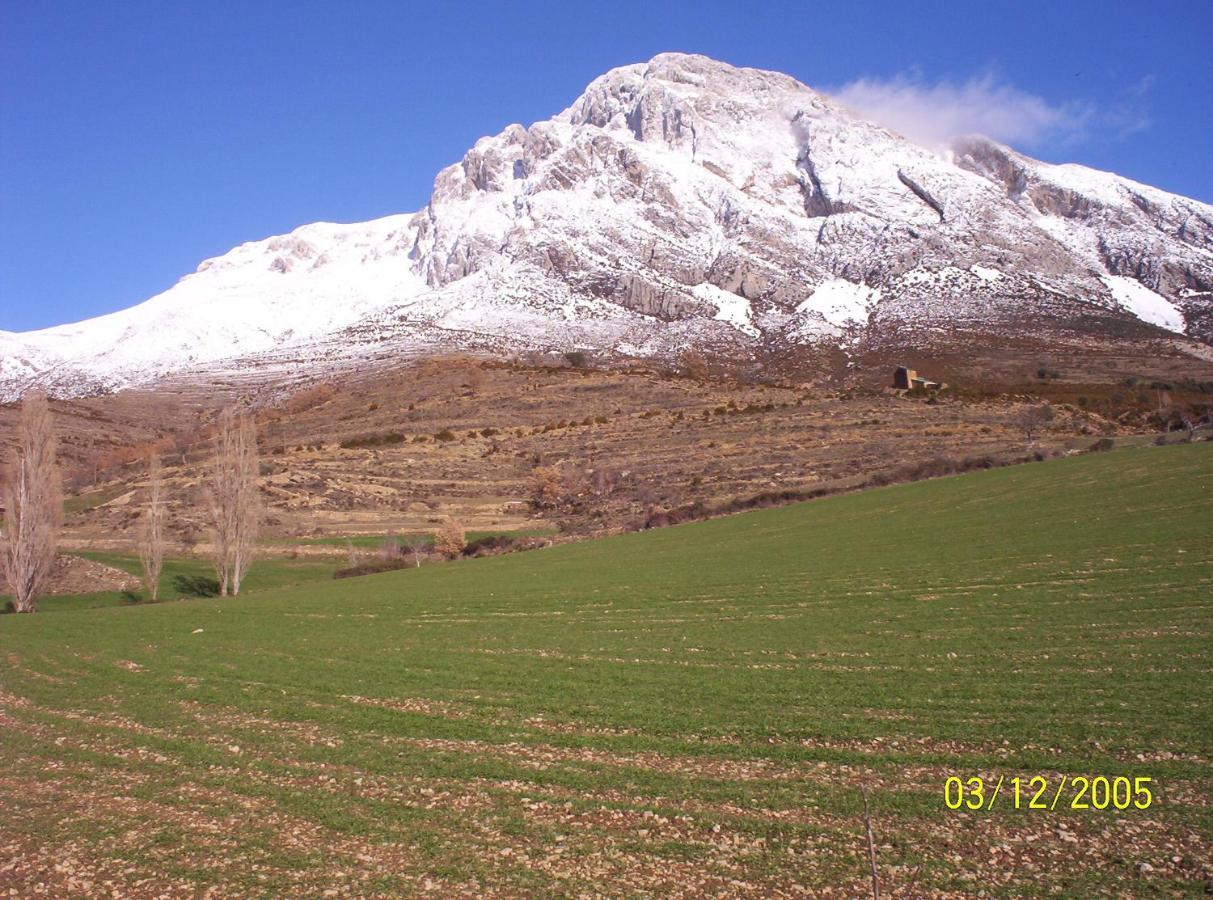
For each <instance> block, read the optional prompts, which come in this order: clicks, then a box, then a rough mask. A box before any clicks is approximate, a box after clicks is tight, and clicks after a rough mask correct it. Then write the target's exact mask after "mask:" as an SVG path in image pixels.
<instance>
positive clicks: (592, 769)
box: [0, 444, 1213, 897]
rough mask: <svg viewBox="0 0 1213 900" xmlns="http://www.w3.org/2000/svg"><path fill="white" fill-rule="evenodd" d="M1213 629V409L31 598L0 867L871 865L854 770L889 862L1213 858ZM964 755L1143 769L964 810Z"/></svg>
mask: <svg viewBox="0 0 1213 900" xmlns="http://www.w3.org/2000/svg"><path fill="white" fill-rule="evenodd" d="M1211 632H1213V444H1203V445H1199V444H1198V445H1185V446H1177V447H1164V448H1144V449H1140V450H1126V451H1118V452H1114V453H1107V454H1099V455H1090V456H1084V457H1079V458H1072V459H1065V460H1058V461H1054V462H1048V463H1041V464H1036V465H1030V466H1021V467H1017V468H1011V469H1000V470H994V471H988V472H980V473H975V474H971V475H966V476H962V477H957V478H950V479H944V480H939V481H932V482H921V483H917V484H910V485H901V486H896V487H891V488H886V489H881V490H873V491H868V492H865V493H861V494H855V495H849V496H839V497H833V498H829V499H825V500H820V501H816V502H813V503H808V504H801V505H797V506H790V507H784V508H779V509H771V510H764V511H760V512H755V513H750V514H746V515H740V516H735V517H730V518H726V519H718V520H714V521H710V522H705V523H700V524H695V525H687V526H681V527H676V528H669V529H664V530H660V531H656V532H649V533H643V534H629V535H624V536H620V537H616V538H610V539H605V540H599V541H592V542H586V543H581V544H571V545H563V546H558V547H554V548H551V549H548V550H542V551H535V552H532V553H525V554H516V555H512V556H503V557H495V558H488V559H481V560H468V561H461V562H457V563H452V564H450V565H441V566H429V567H424V568H422V569H418V570H404V571H400V572H393V573H389V574H385V575H380V576H371V577H367V578H360V579H351V580H349V581H343V582H324V583H314V584H310V585H303V586H299V587H294V588H290V589H281V590H269V591H266V592H263V593H259V594H257V595H256V596H250V597H247V598H240V599H235V600H223V601H220V600H217V599H207V600H185V601H181V602H174V603H164V604H160V605H155V606H128V607H113V608H105V609H90V610H80V611H74V612H71V613H62V614H55V615H33V616H4V617H0V885H11V886H13V887H14V888H16V889H17V890H18V892H19V893H21V894H27V893H32V892H33V891H34V890H36V889H37V885H40V884H41V885H44V886H45V889H46V890H47V891H49V892H50V893H53V894H63V893H74V894H79V895H90V894H96V895H104V896H109V895H110V892H111V890H114V889H117V892H118V893H119V894H120V895H123V896H132V895H134V896H145V895H157V894H161V893H163V894H168V895H190V896H192V895H194V894H195V893H198V894H200V893H203V892H205V891H206V890H207V889H208V888H213V889H214V892H215V893H214V895H215V896H233V895H245V894H247V895H266V896H269V895H282V894H286V893H291V894H296V895H298V894H311V895H319V894H323V893H326V892H329V891H332V892H335V893H337V894H350V895H360V896H365V895H373V894H376V893H382V894H384V895H392V894H400V893H422V892H425V891H433V892H434V895H435V896H450V895H465V894H466V895H471V894H485V893H487V894H494V895H500V894H506V895H518V894H526V893H531V894H542V895H577V894H579V893H586V892H589V893H595V892H601V893H609V894H612V895H644V894H673V895H681V896H702V895H705V894H715V895H719V894H725V895H747V896H796V895H806V894H807V895H813V896H822V895H833V896H845V897H854V896H858V895H863V894H864V893H865V892H867V891H868V889H869V888H868V884H869V880H870V876H869V875H868V872H867V846H866V843H865V840H864V838H863V833H864V826H863V818H862V809H863V801H862V795H861V789H862V790H866V791H867V793H868V795H869V798H870V801H871V806H872V817H873V827H874V830H875V833H876V843H877V845H878V846H877V853H878V865H879V874H880V879H881V884H882V888H883V889H884V891H885V894H884V895H886V896H887V894H888V893H889V892H890V891H900V892H901V894H900V895H901V896H909V895H936V896H942V895H955V896H971V895H974V894H976V893H978V892H979V891H984V892H985V893H986V894H987V895H988V896H1018V895H1041V894H1060V895H1066V896H1074V897H1085V896H1093V895H1102V894H1113V895H1121V894H1126V893H1131V894H1132V895H1134V896H1151V895H1158V896H1172V895H1174V894H1176V893H1179V894H1190V895H1200V894H1201V893H1203V892H1204V891H1205V890H1206V889H1207V887H1208V885H1209V884H1210V881H1211V879H1213V864H1211V862H1210V861H1211V860H1213V815H1211V812H1210V801H1211V799H1213V778H1211V777H1210V764H1209V761H1210V758H1211V754H1213V643H1211V641H1210V638H1211V637H1213V634H1211ZM953 774H955V775H960V776H964V777H967V776H970V775H974V774H982V775H984V776H986V777H987V778H989V779H992V780H995V781H996V780H997V778H998V777H999V775H1005V776H1006V777H1007V778H1010V777H1011V776H1013V775H1023V776H1032V775H1037V774H1041V775H1045V776H1047V777H1048V778H1049V779H1050V781H1051V782H1052V783H1056V780H1057V779H1059V778H1060V776H1061V775H1062V774H1066V775H1068V776H1073V775H1088V776H1094V775H1104V776H1108V777H1112V776H1116V775H1126V776H1129V777H1134V776H1149V777H1151V778H1153V779H1154V782H1153V785H1154V803H1153V805H1152V806H1151V808H1150V809H1148V810H1144V811H1143V810H1137V809H1133V808H1130V809H1128V810H1124V811H1115V810H1106V811H1097V810H1090V811H1075V810H1071V809H1068V808H1066V807H1065V804H1064V803H1063V804H1061V805H1059V806H1058V808H1057V809H1056V810H1053V811H1049V810H1031V811H1029V810H1025V809H1021V810H1015V809H1013V808H1012V806H1011V804H1010V803H1009V802H1004V803H999V804H996V805H995V807H994V808H993V809H992V810H990V811H985V810H982V811H976V812H974V811H968V810H965V811H951V810H948V809H947V808H946V807H945V805H944V799H943V785H944V781H945V779H946V778H947V777H948V776H949V775H953ZM1008 790H1009V788H1008ZM1006 796H1007V795H1004V799H1005V798H1006Z"/></svg>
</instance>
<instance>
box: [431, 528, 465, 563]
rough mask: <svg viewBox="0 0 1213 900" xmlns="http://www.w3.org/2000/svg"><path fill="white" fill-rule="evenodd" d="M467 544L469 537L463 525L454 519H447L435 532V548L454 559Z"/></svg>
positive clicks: (448, 557)
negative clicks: (465, 534) (466, 535)
mask: <svg viewBox="0 0 1213 900" xmlns="http://www.w3.org/2000/svg"><path fill="white" fill-rule="evenodd" d="M466 546H467V538H466V537H465V536H464V533H463V526H462V525H460V524H459V523H458V522H456V521H455V520H454V519H447V520H446V521H445V522H443V523H442V527H441V528H439V529H438V530H437V531H436V532H435V533H434V550H436V551H437V552H438V553H440V554H441V555H442V556H445V557H446V558H447V559H454V558H455V557H457V556H458V555H459V554H460V553H462V552H463V548H464V547H466Z"/></svg>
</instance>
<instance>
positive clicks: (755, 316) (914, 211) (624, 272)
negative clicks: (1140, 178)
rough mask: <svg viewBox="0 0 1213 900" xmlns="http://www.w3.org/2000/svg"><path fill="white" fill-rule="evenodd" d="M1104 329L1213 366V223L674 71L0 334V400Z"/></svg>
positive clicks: (716, 77) (717, 69) (1121, 188)
mask: <svg viewBox="0 0 1213 900" xmlns="http://www.w3.org/2000/svg"><path fill="white" fill-rule="evenodd" d="M1112 334H1114V335H1116V339H1117V340H1132V341H1138V342H1141V343H1143V344H1148V342H1150V341H1159V340H1166V341H1167V343H1168V346H1169V347H1171V348H1172V349H1173V350H1174V349H1175V348H1178V349H1179V351H1180V352H1191V353H1192V354H1193V355H1196V356H1200V357H1203V358H1206V359H1208V358H1209V356H1208V347H1207V342H1209V341H1210V340H1213V207H1210V206H1208V205H1206V204H1203V203H1199V202H1197V201H1194V200H1189V199H1186V198H1183V197H1179V196H1176V195H1173V194H1168V193H1166V192H1164V191H1160V190H1157V189H1154V188H1151V187H1148V186H1146V185H1142V184H1137V183H1135V182H1132V181H1129V180H1128V179H1124V178H1120V177H1118V176H1115V175H1112V174H1108V173H1104V172H1097V171H1094V170H1091V169H1087V168H1084V167H1082V166H1076V165H1050V164H1047V163H1042V162H1038V161H1036V160H1033V159H1030V158H1028V157H1026V156H1023V155H1021V154H1019V153H1016V152H1015V151H1013V150H1011V149H1009V148H1007V147H1004V146H1001V145H999V144H997V143H994V142H993V141H990V140H987V139H985V138H981V137H966V138H962V139H958V140H957V141H956V142H955V144H954V146H953V147H952V148H951V149H950V150H948V151H946V152H940V151H938V150H935V149H927V148H924V147H921V146H919V145H917V144H915V143H913V142H911V141H908V140H906V139H904V138H902V137H900V136H899V135H897V134H894V133H892V132H890V131H888V130H887V129H885V128H882V127H881V126H879V125H877V124H875V123H873V122H869V121H866V120H864V119H863V118H862V117H860V116H859V115H857V114H855V113H853V112H851V111H849V110H847V109H846V108H844V107H842V106H840V105H839V104H837V103H836V102H834V101H832V100H831V99H830V98H829V97H827V96H825V95H823V94H820V93H818V92H816V91H814V90H812V89H810V88H808V87H806V86H805V85H803V84H800V83H799V82H797V81H795V80H794V79H792V78H790V77H788V76H786V75H781V74H778V73H774V72H765V71H759V70H754V69H742V68H735V67H733V66H729V65H726V64H724V63H721V62H717V61H714V60H711V59H708V58H705V57H702V56H689V55H684V54H672V53H668V54H662V55H660V56H657V57H655V58H654V59H652V60H651V61H649V62H648V63H642V64H638V65H631V66H624V67H622V68H619V69H614V70H612V71H610V72H608V73H607V74H605V75H603V76H602V77H600V78H598V79H597V80H595V81H594V82H593V83H591V84H590V85H589V87H588V88H586V90H585V92H584V93H583V94H582V95H581V96H580V97H578V98H577V100H576V101H574V103H573V104H572V105H571V106H570V107H569V108H568V109H566V110H565V111H563V112H562V113H560V114H559V115H557V116H555V117H553V118H552V119H549V120H547V121H544V122H538V123H536V124H534V125H532V126H530V127H529V128H524V127H522V126H520V125H512V126H510V127H508V128H506V129H505V130H504V131H503V132H502V133H501V134H498V135H496V136H493V137H486V138H483V139H481V140H480V141H478V142H477V143H476V145H475V146H474V147H473V148H472V149H471V150H469V151H468V153H467V154H466V155H465V156H464V158H463V159H462V160H461V161H460V162H459V163H457V164H455V165H452V166H450V167H448V168H446V169H444V170H443V171H442V172H440V173H439V174H438V176H437V179H436V181H435V184H434V190H433V194H432V197H431V200H430V202H429V204H428V205H427V206H426V207H425V209H423V210H421V211H420V212H418V213H415V214H412V215H400V216H391V217H388V218H385V219H380V220H377V221H373V222H366V223H360V224H355V225H333V224H314V225H306V226H303V227H301V228H299V229H296V230H295V231H294V232H292V233H291V234H289V235H285V236H282V237H275V238H270V239H267V240H263V241H257V242H253V243H247V244H242V245H241V246H239V247H237V248H236V249H234V250H232V251H231V252H229V253H227V254H226V255H224V256H221V257H217V258H215V259H211V260H207V261H206V262H204V263H202V265H201V266H199V268H198V270H197V271H196V272H195V273H193V274H191V275H188V276H186V277H185V278H183V279H182V280H181V281H180V282H178V283H177V284H176V285H175V286H174V287H172V288H171V289H169V290H168V291H165V292H164V293H163V294H160V295H158V296H156V297H153V298H152V299H150V300H148V301H146V302H144V303H141V304H139V305H137V306H133V307H131V308H129V309H126V310H123V311H121V312H118V313H114V314H111V315H107V316H102V317H99V318H96V319H90V320H87V321H84V322H79V323H76V324H73V325H63V326H58V327H55V328H48V329H44V330H42V331H35V332H27V333H23V334H14V333H9V332H0V396H4V397H12V396H15V395H16V394H19V393H20V392H21V391H22V390H23V389H25V388H26V387H28V386H30V385H33V384H43V385H46V386H48V387H51V388H52V389H54V390H56V391H58V392H60V393H71V394H80V393H87V392H92V391H99V390H110V389H116V388H121V387H124V386H129V385H133V384H138V383H142V382H147V381H150V380H154V379H156V378H158V377H160V376H163V375H166V374H170V373H181V372H188V371H211V372H213V371H216V370H240V369H242V368H247V367H248V366H249V365H251V363H252V362H254V361H257V362H261V363H265V364H268V363H272V362H273V361H275V360H276V361H278V363H279V364H281V365H286V366H294V367H300V366H308V365H314V364H317V363H319V362H321V361H334V360H344V361H345V362H346V363H349V362H351V361H354V362H356V361H357V360H358V359H361V358H366V357H370V356H373V355H377V356H380V357H382V356H383V355H384V354H387V355H391V354H395V353H417V352H426V351H429V350H439V349H451V348H465V349H477V350H487V351H492V352H506V351H512V350H524V349H573V348H581V349H594V350H599V351H603V352H611V353H616V354H621V355H627V356H640V357H647V356H652V357H663V356H671V355H674V354H677V353H678V352H680V351H681V350H683V349H687V348H691V347H695V348H706V349H711V350H714V351H717V352H724V353H737V354H741V355H745V356H747V357H754V356H761V354H763V353H768V352H781V353H785V354H786V353H789V352H790V353H795V352H797V348H804V349H805V351H806V352H809V351H811V350H812V349H813V348H818V347H821V346H823V345H825V346H831V347H841V348H843V349H844V350H849V351H851V352H856V351H857V349H858V348H872V347H879V346H882V345H886V344H887V345H889V346H903V345H908V344H910V343H912V344H913V345H915V346H925V347H937V346H947V345H955V344H956V343H957V342H963V341H965V340H971V339H977V338H979V337H980V338H982V339H986V340H998V339H1000V338H1002V337H1014V338H1016V339H1019V338H1030V339H1031V340H1034V341H1037V342H1039V343H1040V344H1041V345H1044V346H1047V345H1048V344H1049V342H1050V341H1054V340H1056V341H1059V342H1061V343H1063V344H1064V343H1065V342H1067V341H1068V342H1073V341H1081V340H1085V339H1090V340H1107V339H1109V337H1108V336H1109V335H1112Z"/></svg>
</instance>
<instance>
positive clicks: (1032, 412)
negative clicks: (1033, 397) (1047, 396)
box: [1015, 403, 1053, 444]
mask: <svg viewBox="0 0 1213 900" xmlns="http://www.w3.org/2000/svg"><path fill="white" fill-rule="evenodd" d="M1052 421H1053V407H1051V406H1050V405H1049V404H1047V403H1041V404H1040V405H1039V406H1026V407H1024V408H1023V409H1022V410H1020V411H1019V412H1018V413H1017V414H1016V416H1015V424H1016V425H1017V426H1019V428H1020V430H1021V431H1023V434H1024V438H1025V439H1026V440H1027V442H1028V443H1029V444H1030V443H1032V441H1033V440H1034V439H1035V437H1036V436H1037V435H1038V434H1039V433H1040V432H1041V431H1042V430H1044V427H1045V426H1046V425H1048V424H1049V423H1050V422H1052Z"/></svg>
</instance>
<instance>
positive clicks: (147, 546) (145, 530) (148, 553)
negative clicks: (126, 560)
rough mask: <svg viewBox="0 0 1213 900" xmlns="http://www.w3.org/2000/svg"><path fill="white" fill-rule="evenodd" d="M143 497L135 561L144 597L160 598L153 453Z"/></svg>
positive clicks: (159, 517) (157, 478)
mask: <svg viewBox="0 0 1213 900" xmlns="http://www.w3.org/2000/svg"><path fill="white" fill-rule="evenodd" d="M147 481H148V483H147V495H146V496H147V499H146V502H145V504H144V508H143V518H142V520H141V521H140V525H139V562H140V563H141V564H142V566H143V587H144V589H145V590H146V591H147V596H148V599H150V600H158V599H160V570H161V569H162V568H163V566H164V520H165V509H164V479H163V477H162V475H161V472H160V457H159V456H158V455H157V454H155V453H153V454H152V455H151V457H149V458H148V461H147Z"/></svg>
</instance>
